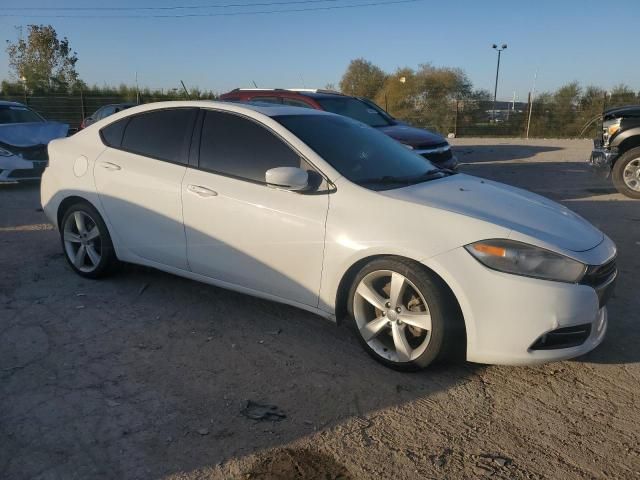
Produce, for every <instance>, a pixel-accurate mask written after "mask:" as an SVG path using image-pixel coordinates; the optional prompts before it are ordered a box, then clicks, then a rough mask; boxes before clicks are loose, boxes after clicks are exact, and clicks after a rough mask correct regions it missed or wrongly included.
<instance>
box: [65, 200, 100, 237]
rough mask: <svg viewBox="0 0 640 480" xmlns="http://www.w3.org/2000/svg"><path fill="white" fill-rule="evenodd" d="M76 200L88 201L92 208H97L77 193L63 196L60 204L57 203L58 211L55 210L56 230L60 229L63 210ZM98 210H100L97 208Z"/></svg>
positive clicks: (76, 201)
mask: <svg viewBox="0 0 640 480" xmlns="http://www.w3.org/2000/svg"><path fill="white" fill-rule="evenodd" d="M78 202H85V203H88V204H89V205H91V206H92V207H93V208H95V209H96V210H98V208H97V207H96V206H95V205H94V204H93V203H92V202H91V201H90V200H88V199H86V198H84V197H81V196H79V195H70V196H68V197H65V198H64V199H63V200H62V201H61V202H60V204H59V205H58V211H57V212H56V220H57V224H58V230H60V229H61V228H62V217H64V214H65V212H66V211H67V210H68V209H69V207H71V205H74V204H76V203H78ZM98 212H100V211H99V210H98Z"/></svg>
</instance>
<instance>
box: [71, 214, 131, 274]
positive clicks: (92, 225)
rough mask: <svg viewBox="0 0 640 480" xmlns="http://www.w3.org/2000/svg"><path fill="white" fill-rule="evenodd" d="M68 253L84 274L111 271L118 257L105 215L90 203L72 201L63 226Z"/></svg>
mask: <svg viewBox="0 0 640 480" xmlns="http://www.w3.org/2000/svg"><path fill="white" fill-rule="evenodd" d="M60 238H61V241H62V248H63V249H64V253H65V257H66V259H67V261H68V262H69V265H70V266H71V268H73V270H74V271H75V272H76V273H77V274H78V275H81V276H83V277H87V278H100V277H103V276H105V275H107V274H109V273H110V272H111V271H112V270H113V268H114V267H115V266H116V264H117V262H118V260H117V258H116V255H115V252H114V250H113V244H112V243H111V237H110V236H109V231H108V230H107V226H106V225H105V223H104V221H103V220H102V217H101V216H100V214H99V213H98V211H97V210H96V209H95V208H94V207H93V206H92V205H90V204H89V203H86V202H79V203H75V204H73V205H71V206H70V207H69V208H68V209H67V211H66V212H65V214H64V216H63V217H62V223H61V228H60Z"/></svg>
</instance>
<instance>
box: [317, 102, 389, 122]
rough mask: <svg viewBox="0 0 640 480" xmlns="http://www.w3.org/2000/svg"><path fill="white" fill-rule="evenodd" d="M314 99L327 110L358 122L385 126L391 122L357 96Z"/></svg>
mask: <svg viewBox="0 0 640 480" xmlns="http://www.w3.org/2000/svg"><path fill="white" fill-rule="evenodd" d="M315 100H316V102H318V103H319V104H320V105H321V106H322V108H323V109H325V110H326V111H327V112H331V113H337V114H338V115H344V116H345V117H349V118H353V119H354V120H358V121H359V122H362V123H366V124H367V125H369V126H370V127H386V126H387V125H390V124H391V122H390V121H389V120H388V119H387V118H386V117H385V116H383V115H382V114H381V112H379V111H378V110H377V109H375V108H372V106H371V105H367V104H366V103H365V102H363V101H362V100H358V99H357V98H352V97H338V96H336V97H330V98H316V99H315Z"/></svg>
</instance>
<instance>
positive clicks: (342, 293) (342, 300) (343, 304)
mask: <svg viewBox="0 0 640 480" xmlns="http://www.w3.org/2000/svg"><path fill="white" fill-rule="evenodd" d="M381 258H389V259H402V260H407V261H409V262H412V263H414V264H415V265H416V266H417V267H418V268H422V269H423V270H425V271H427V272H428V273H429V274H430V275H432V276H433V277H434V278H435V279H436V280H437V281H438V282H440V284H441V285H442V286H443V287H444V288H445V289H446V290H447V291H448V292H449V294H450V295H451V299H452V300H454V301H455V303H456V305H457V307H458V310H459V311H460V312H461V314H462V312H463V309H462V307H461V304H460V301H459V300H458V297H457V296H456V294H455V292H454V291H453V289H452V288H451V287H450V286H449V284H448V283H447V282H446V281H445V279H444V278H443V277H442V275H440V274H439V273H438V272H437V271H435V270H434V269H433V268H431V267H429V266H427V265H425V264H424V263H423V262H419V261H417V260H415V259H413V258H409V257H406V256H403V255H393V254H376V255H369V256H366V257H363V258H360V259H359V260H357V261H356V262H355V263H354V264H352V265H351V266H350V267H349V268H348V269H347V270H346V271H345V273H344V274H343V275H342V278H341V279H340V282H339V283H338V290H337V292H336V303H335V314H336V322H337V323H338V324H340V323H341V322H342V321H343V320H344V318H345V317H346V315H347V303H348V300H349V289H350V288H351V285H352V283H353V281H354V279H355V277H356V275H357V274H358V272H359V271H360V270H362V268H364V266H365V265H366V264H367V263H369V262H371V261H372V260H377V259H381Z"/></svg>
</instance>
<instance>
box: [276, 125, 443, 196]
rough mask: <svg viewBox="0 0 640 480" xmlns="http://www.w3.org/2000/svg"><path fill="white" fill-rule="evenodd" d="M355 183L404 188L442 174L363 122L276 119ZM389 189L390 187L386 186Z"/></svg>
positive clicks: (423, 159) (424, 160)
mask: <svg viewBox="0 0 640 480" xmlns="http://www.w3.org/2000/svg"><path fill="white" fill-rule="evenodd" d="M273 118H274V119H275V120H276V121H278V122H279V123H281V124H282V125H283V126H284V127H285V128H287V129H288V130H289V131H291V132H292V133H293V134H294V135H296V136H297V137H298V138H299V139H300V140H302V141H303V142H304V143H306V144H307V145H308V146H309V147H311V148H312V149H313V150H314V151H315V152H316V153H317V154H318V155H320V156H321V157H322V158H323V159H324V160H325V161H327V162H328V163H330V164H331V166H332V167H333V168H335V169H336V170H337V171H338V172H339V173H340V174H341V175H343V176H345V177H346V178H348V179H349V180H351V181H352V182H354V183H358V184H362V185H366V186H367V187H370V186H372V185H374V184H378V185H381V184H385V185H392V186H393V184H394V183H395V186H396V187H398V186H404V185H406V184H407V180H408V179H413V178H417V177H422V176H424V175H427V174H429V173H430V172H440V170H439V169H437V168H436V167H434V166H433V164H431V163H430V162H429V161H428V160H426V159H425V158H423V157H421V156H420V155H418V154H416V153H413V152H411V151H410V150H408V149H407V148H406V147H404V146H402V145H401V144H400V143H398V142H397V141H395V140H393V139H392V138H390V137H388V136H387V135H385V134H384V133H382V132H379V131H378V130H375V129H373V128H370V127H368V126H366V125H364V124H363V123H360V122H356V121H354V120H351V119H350V118H346V117H339V116H335V115H282V116H276V117H273ZM386 188H388V187H386Z"/></svg>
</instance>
